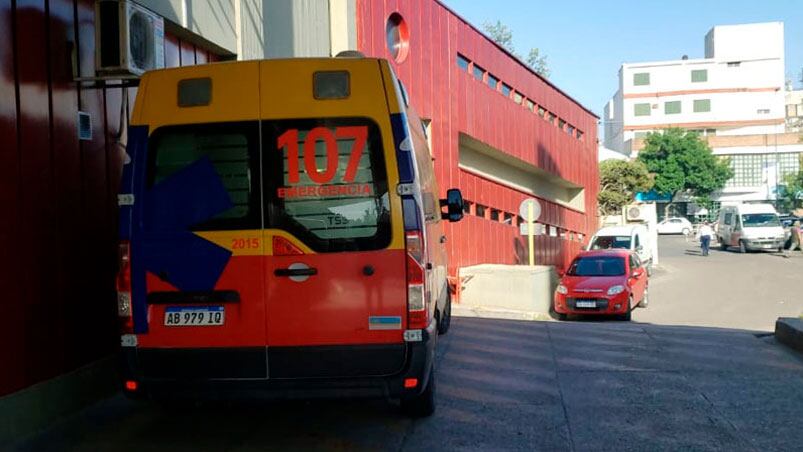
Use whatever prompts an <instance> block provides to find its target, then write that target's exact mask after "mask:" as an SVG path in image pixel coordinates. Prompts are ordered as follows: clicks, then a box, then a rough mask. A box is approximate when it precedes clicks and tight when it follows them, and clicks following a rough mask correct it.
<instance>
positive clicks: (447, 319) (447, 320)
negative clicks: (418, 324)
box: [438, 289, 452, 334]
mask: <svg viewBox="0 0 803 452" xmlns="http://www.w3.org/2000/svg"><path fill="white" fill-rule="evenodd" d="M451 325H452V294H450V293H449V292H448V289H447V292H446V306H444V307H443V313H442V314H441V315H440V321H439V322H438V334H446V333H448V332H449V327H450V326H451Z"/></svg>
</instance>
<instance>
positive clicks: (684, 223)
mask: <svg viewBox="0 0 803 452" xmlns="http://www.w3.org/2000/svg"><path fill="white" fill-rule="evenodd" d="M657 230H658V233H659V234H683V235H689V233H690V232H691V231H693V230H694V227H693V226H692V224H691V222H690V221H689V220H687V219H685V218H683V217H673V218H666V219H665V220H664V221H661V222H660V223H658V227H657Z"/></svg>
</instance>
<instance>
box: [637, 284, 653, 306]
mask: <svg viewBox="0 0 803 452" xmlns="http://www.w3.org/2000/svg"><path fill="white" fill-rule="evenodd" d="M649 304H650V288H649V287H645V288H644V296H643V297H642V298H641V301H640V302H639V304H638V305H639V307H640V308H646V307H647V306H649Z"/></svg>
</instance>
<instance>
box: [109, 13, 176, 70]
mask: <svg viewBox="0 0 803 452" xmlns="http://www.w3.org/2000/svg"><path fill="white" fill-rule="evenodd" d="M95 18H96V23H95V49H96V50H95V70H96V72H97V74H98V75H99V76H114V75H134V76H137V75H141V74H142V73H143V72H145V71H149V70H151V69H159V68H163V67H164V65H165V62H164V35H165V33H164V19H163V18H162V17H161V16H159V15H157V14H154V13H153V12H151V11H149V10H148V9H146V8H145V7H143V6H140V5H138V4H136V3H134V2H133V1H130V0H99V1H97V2H96V3H95Z"/></svg>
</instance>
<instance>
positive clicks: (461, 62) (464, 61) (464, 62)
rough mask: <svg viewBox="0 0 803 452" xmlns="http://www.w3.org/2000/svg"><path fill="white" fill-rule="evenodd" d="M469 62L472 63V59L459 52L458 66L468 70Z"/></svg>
mask: <svg viewBox="0 0 803 452" xmlns="http://www.w3.org/2000/svg"><path fill="white" fill-rule="evenodd" d="M469 63H470V61H468V59H467V58H466V57H464V56H463V55H460V54H459V53H458V54H457V67H459V68H460V69H462V70H464V71H466V72H468V64H469Z"/></svg>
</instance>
